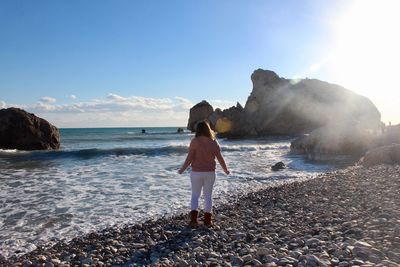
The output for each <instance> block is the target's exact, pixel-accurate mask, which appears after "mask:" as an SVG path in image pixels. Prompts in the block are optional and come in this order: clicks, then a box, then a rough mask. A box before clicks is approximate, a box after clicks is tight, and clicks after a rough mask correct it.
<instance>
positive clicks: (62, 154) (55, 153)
mask: <svg viewBox="0 0 400 267" xmlns="http://www.w3.org/2000/svg"><path fill="white" fill-rule="evenodd" d="M287 147H288V146H287V145H258V146H255V145H235V146H226V145H223V146H221V150H222V152H223V153H224V152H227V153H229V152H252V151H265V150H272V149H287ZM187 151H188V146H186V145H182V144H171V145H167V146H161V147H118V148H88V149H79V150H50V151H17V150H0V158H2V159H6V160H7V159H10V160H13V161H14V160H16V161H18V160H57V159H66V158H77V159H91V158H96V157H105V156H117V157H118V156H131V155H143V156H160V155H170V154H184V153H187Z"/></svg>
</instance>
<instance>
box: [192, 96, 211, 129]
mask: <svg viewBox="0 0 400 267" xmlns="http://www.w3.org/2000/svg"><path fill="white" fill-rule="evenodd" d="M213 112H214V108H213V107H212V106H211V105H210V104H209V103H208V102H207V101H205V100H203V101H201V102H200V103H198V104H196V105H194V106H193V107H192V108H191V109H190V114H189V122H188V125H187V128H188V130H191V131H192V132H194V131H195V126H196V124H197V123H198V122H199V121H202V120H205V119H208V118H209V117H210V116H211V114H212V113H213Z"/></svg>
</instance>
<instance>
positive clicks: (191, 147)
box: [178, 140, 194, 174]
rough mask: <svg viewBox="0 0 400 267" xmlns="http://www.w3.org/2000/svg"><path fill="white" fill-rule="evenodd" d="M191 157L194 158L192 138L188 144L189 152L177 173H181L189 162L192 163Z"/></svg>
mask: <svg viewBox="0 0 400 267" xmlns="http://www.w3.org/2000/svg"><path fill="white" fill-rule="evenodd" d="M193 158H194V144H193V140H192V142H191V143H190V146H189V153H188V155H187V157H186V160H185V162H184V163H183V165H182V167H181V168H180V169H179V171H178V173H179V174H182V173H183V172H184V171H185V170H186V169H187V167H189V165H190V163H192V161H193Z"/></svg>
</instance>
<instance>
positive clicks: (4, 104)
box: [0, 101, 7, 109]
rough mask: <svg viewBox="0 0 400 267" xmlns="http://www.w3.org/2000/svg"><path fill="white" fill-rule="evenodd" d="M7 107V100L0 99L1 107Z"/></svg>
mask: <svg viewBox="0 0 400 267" xmlns="http://www.w3.org/2000/svg"><path fill="white" fill-rule="evenodd" d="M6 107H7V105H6V102H4V101H0V109H1V108H6Z"/></svg>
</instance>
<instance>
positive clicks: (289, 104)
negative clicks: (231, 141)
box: [233, 69, 381, 135]
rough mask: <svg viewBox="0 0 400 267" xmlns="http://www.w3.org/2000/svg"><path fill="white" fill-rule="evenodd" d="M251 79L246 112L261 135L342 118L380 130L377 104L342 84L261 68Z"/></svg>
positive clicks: (303, 128)
mask: <svg viewBox="0 0 400 267" xmlns="http://www.w3.org/2000/svg"><path fill="white" fill-rule="evenodd" d="M251 80H252V82H253V90H252V92H251V94H250V96H249V97H248V99H247V102H246V105H245V107H244V113H245V114H246V118H247V120H250V121H252V125H251V126H252V127H250V128H254V132H255V133H256V134H257V135H299V134H303V133H310V132H311V131H312V130H314V129H316V128H319V127H322V126H325V125H330V124H334V123H337V122H342V121H346V122H351V123H353V124H357V125H359V126H360V127H362V128H364V129H373V130H378V129H380V118H381V116H380V113H379V111H378V110H377V108H376V107H375V106H374V104H373V103H372V102H371V101H370V100H369V99H367V98H365V97H363V96H360V95H357V94H355V93H353V92H351V91H350V90H347V89H345V88H343V87H341V86H339V85H335V84H330V83H327V82H323V81H320V80H315V79H301V80H289V79H285V78H280V77H279V76H278V75H277V74H276V73H274V72H272V71H268V70H261V69H258V70H256V71H254V73H253V74H252V75H251ZM246 128H249V126H248V125H246ZM235 130H239V131H241V130H242V129H233V131H235ZM248 130H249V131H252V129H248Z"/></svg>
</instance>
